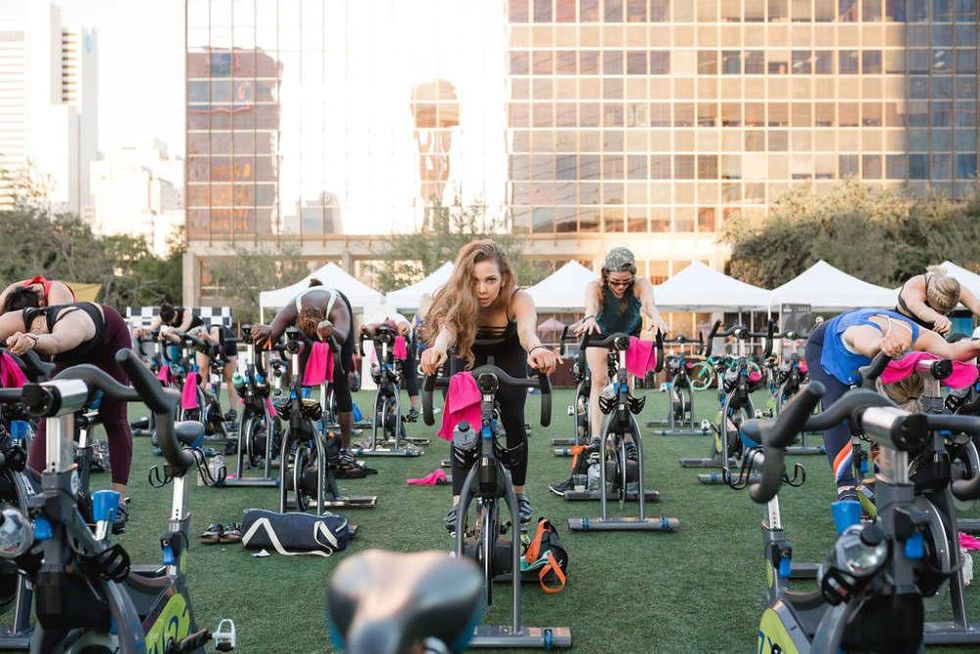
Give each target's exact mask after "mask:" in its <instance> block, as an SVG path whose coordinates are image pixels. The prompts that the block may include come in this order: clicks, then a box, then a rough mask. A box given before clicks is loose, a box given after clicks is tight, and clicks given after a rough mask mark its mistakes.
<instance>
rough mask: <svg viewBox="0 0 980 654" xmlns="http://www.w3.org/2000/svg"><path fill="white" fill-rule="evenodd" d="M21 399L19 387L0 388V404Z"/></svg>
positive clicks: (13, 402) (11, 402)
mask: <svg viewBox="0 0 980 654" xmlns="http://www.w3.org/2000/svg"><path fill="white" fill-rule="evenodd" d="M21 399H22V397H21V391H20V389H19V388H0V404H15V403H17V402H20V401H21Z"/></svg>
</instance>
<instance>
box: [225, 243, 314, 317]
mask: <svg viewBox="0 0 980 654" xmlns="http://www.w3.org/2000/svg"><path fill="white" fill-rule="evenodd" d="M233 252H234V256H232V257H229V258H228V259H224V260H222V261H221V262H220V263H218V264H216V265H215V267H214V269H213V271H212V272H213V280H214V284H215V285H216V286H218V287H220V288H222V289H224V291H225V295H224V296H223V299H224V301H227V302H228V305H229V306H230V307H231V309H232V311H233V312H234V315H235V318H236V319H237V320H238V322H239V323H250V322H251V323H255V322H258V320H259V293H260V292H261V291H265V290H268V289H269V287H270V286H272V287H273V288H277V287H279V286H281V285H284V284H285V283H287V282H288V281H290V280H291V279H292V276H291V275H292V273H293V272H294V271H293V270H292V269H291V268H290V267H289V265H288V262H289V261H291V260H295V258H296V256H295V255H296V253H297V250H296V248H295V246H291V245H288V244H276V245H272V246H268V247H261V248H260V249H259V250H258V251H256V250H252V249H249V248H245V247H237V246H236V247H235V248H234V250H233Z"/></svg>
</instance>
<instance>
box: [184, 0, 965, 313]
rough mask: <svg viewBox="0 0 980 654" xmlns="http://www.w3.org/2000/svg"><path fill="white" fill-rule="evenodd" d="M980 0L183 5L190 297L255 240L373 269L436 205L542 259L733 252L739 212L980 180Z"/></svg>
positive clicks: (663, 270)
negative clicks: (841, 189)
mask: <svg viewBox="0 0 980 654" xmlns="http://www.w3.org/2000/svg"><path fill="white" fill-rule="evenodd" d="M977 4H978V0H485V1H484V0H481V2H478V3H460V2H455V1H454V0H427V1H422V0H418V1H415V0H412V1H409V0H358V1H354V0H186V7H187V76H188V80H187V85H188V87H187V162H188V175H187V212H188V238H189V243H188V245H189V254H188V259H187V260H186V264H185V280H187V281H185V294H188V295H189V301H191V300H193V301H197V300H198V299H199V298H200V289H201V286H202V285H203V286H204V287H206V286H207V277H208V272H207V271H208V265H209V263H208V262H209V261H211V260H213V259H214V258H216V257H221V256H229V255H230V253H231V252H232V248H233V247H242V246H250V244H255V245H256V246H260V245H262V244H266V243H269V242H283V241H291V242H295V243H296V244H298V247H299V248H300V255H301V258H302V259H303V260H304V261H308V262H309V263H310V264H313V263H322V262H323V261H327V260H337V261H341V262H342V263H344V264H345V265H346V267H347V268H348V269H350V270H352V271H353V272H355V273H360V272H361V271H362V269H366V265H362V264H366V263H368V262H369V261H370V260H371V258H372V257H376V254H375V253H376V252H377V250H378V248H381V247H383V240H384V236H385V235H386V234H389V233H391V232H392V231H404V230H407V229H412V228H414V227H415V226H417V225H419V224H421V223H422V221H423V220H424V214H425V207H427V206H430V205H431V204H432V203H433V202H435V201H439V202H442V203H449V202H453V201H456V200H457V199H458V200H461V201H462V202H463V203H464V204H465V203H471V202H472V203H474V204H476V203H479V204H480V205H481V206H485V207H486V210H487V212H488V213H489V214H490V215H491V216H493V217H499V218H500V219H501V220H504V221H506V222H507V224H508V225H509V226H510V228H511V229H513V231H515V232H517V233H519V234H523V235H525V236H526V238H527V245H526V250H527V252H528V254H529V255H530V256H531V257H533V258H535V259H537V260H539V261H541V262H542V264H543V265H545V266H548V265H554V264H557V263H562V262H564V261H567V260H568V259H573V258H574V259H578V260H580V261H584V262H589V261H595V260H597V259H599V258H600V257H601V255H602V253H603V252H604V251H605V250H606V249H608V248H609V247H612V246H614V245H629V246H630V247H632V248H633V250H634V251H635V252H636V254H637V258H638V260H639V261H641V262H642V266H641V267H642V269H643V272H644V273H645V274H647V275H648V276H649V277H651V279H653V280H654V281H659V280H661V279H663V278H665V277H667V276H669V275H670V274H673V273H675V272H677V271H678V270H680V269H681V268H683V267H684V266H685V265H686V264H687V263H689V262H690V261H693V260H701V261H704V262H706V263H709V264H710V265H713V266H716V267H718V266H721V265H722V264H723V262H724V259H725V257H726V252H725V250H724V248H723V247H722V246H720V245H719V244H718V243H717V242H716V238H717V236H716V235H717V231H718V230H719V229H720V228H721V226H722V225H723V224H724V221H725V220H726V218H728V217H729V216H731V215H732V214H733V213H734V212H740V213H742V214H744V215H747V216H748V217H750V218H753V219H760V218H761V217H763V216H764V215H765V213H766V211H767V207H768V205H769V203H771V202H773V201H774V200H775V199H776V198H778V197H779V196H780V195H781V194H783V193H785V192H786V191H788V190H790V189H791V188H794V187H798V186H804V187H807V188H810V189H812V190H813V191H815V192H817V193H820V192H824V191H826V190H827V189H829V188H831V187H832V186H834V185H836V184H838V183H839V182H840V180H841V179H843V178H846V177H848V176H856V177H859V178H860V179H862V180H864V182H865V183H868V184H873V185H877V186H881V187H887V188H898V187H903V186H907V187H909V188H910V189H911V190H912V191H914V192H916V193H924V192H926V191H927V190H928V189H930V188H936V189H939V190H941V191H943V192H945V193H947V194H948V195H950V196H952V197H960V196H962V195H963V194H964V193H965V192H966V190H967V189H968V188H969V186H970V184H972V183H973V182H972V180H973V179H974V178H975V177H976V173H977V151H978V147H977V138H978V122H977V108H978V82H977V79H978V75H977V72H978V48H977V45H978V44H977V38H978V31H980V18H978V7H977Z"/></svg>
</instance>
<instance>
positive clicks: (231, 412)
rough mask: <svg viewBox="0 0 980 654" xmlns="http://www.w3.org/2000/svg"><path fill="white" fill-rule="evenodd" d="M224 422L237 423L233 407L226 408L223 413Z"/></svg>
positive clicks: (236, 414) (236, 415)
mask: <svg viewBox="0 0 980 654" xmlns="http://www.w3.org/2000/svg"><path fill="white" fill-rule="evenodd" d="M225 422H230V423H234V424H237V423H238V412H237V411H235V410H234V409H228V413H226V414H225Z"/></svg>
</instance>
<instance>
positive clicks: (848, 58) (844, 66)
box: [837, 50, 859, 75]
mask: <svg viewBox="0 0 980 654" xmlns="http://www.w3.org/2000/svg"><path fill="white" fill-rule="evenodd" d="M837 72H838V73H840V74H841V75H857V74H858V72H859V71H858V51H857V50H841V51H840V52H839V53H838V64H837Z"/></svg>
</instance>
